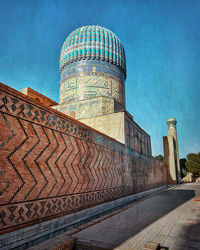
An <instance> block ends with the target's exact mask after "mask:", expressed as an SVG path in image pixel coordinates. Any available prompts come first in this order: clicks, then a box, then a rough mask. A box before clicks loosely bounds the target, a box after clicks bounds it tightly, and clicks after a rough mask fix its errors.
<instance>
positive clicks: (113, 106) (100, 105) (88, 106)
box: [54, 97, 123, 119]
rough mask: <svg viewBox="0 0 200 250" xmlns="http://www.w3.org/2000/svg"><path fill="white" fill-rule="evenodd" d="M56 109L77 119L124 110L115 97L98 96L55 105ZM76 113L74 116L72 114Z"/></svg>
mask: <svg viewBox="0 0 200 250" xmlns="http://www.w3.org/2000/svg"><path fill="white" fill-rule="evenodd" d="M54 109H56V110H58V111H60V112H62V113H64V114H66V115H69V116H71V117H73V118H76V119H83V118H90V117H94V116H99V115H105V114H110V113H113V112H119V111H121V110H123V107H122V106H120V104H119V103H117V102H116V101H115V100H114V99H111V98H106V97H97V98H92V99H88V100H81V101H76V102H72V103H64V104H62V105H58V106H55V107H54ZM72 114H74V116H72Z"/></svg>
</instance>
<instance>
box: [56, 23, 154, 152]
mask: <svg viewBox="0 0 200 250" xmlns="http://www.w3.org/2000/svg"><path fill="white" fill-rule="evenodd" d="M125 80H126V56H125V51H124V48H123V45H122V43H121V41H120V40H119V38H118V37H117V36H116V35H115V34H114V33H113V32H112V31H110V30H108V29H106V28H103V27H100V26H94V25H92V26H84V27H81V28H78V29H76V30H75V31H73V32H72V33H71V34H70V35H69V36H68V37H67V38H66V40H65V42H64V44H63V46H62V50H61V56H60V101H59V105H58V106H55V107H54V108H55V109H57V110H59V111H61V112H62V113H64V114H67V115H69V116H71V117H73V118H75V119H77V120H80V121H81V122H83V123H85V124H87V125H89V126H90V127H93V128H95V129H97V130H99V131H100V132H102V133H104V134H106V135H108V136H110V137H112V138H114V139H116V140H118V141H119V142H121V143H124V144H125V145H126V146H128V147H130V148H132V149H133V150H134V151H135V152H136V153H138V154H143V155H149V156H151V141H150V136H149V135H148V134H147V133H146V132H145V131H144V130H143V129H142V128H140V127H139V125H138V124H136V123H135V122H134V121H133V117H132V116H131V115H130V114H129V113H128V112H127V110H126V105H125V102H126V100H125Z"/></svg>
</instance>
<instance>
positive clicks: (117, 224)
mask: <svg viewBox="0 0 200 250" xmlns="http://www.w3.org/2000/svg"><path fill="white" fill-rule="evenodd" d="M198 196H199V197H198ZM73 237H78V240H79V241H83V242H88V243H89V242H93V243H94V242H96V245H102V246H104V248H105V249H106V245H107V246H108V247H107V249H108V248H109V249H110V248H112V249H114V248H115V249H120V250H126V249H142V247H143V246H144V245H145V243H146V242H147V241H155V242H159V243H160V245H161V246H162V249H170V250H171V249H174V250H183V249H191V250H192V249H200V183H190V184H184V185H181V186H178V187H177V188H175V189H171V190H168V191H164V192H162V193H160V194H158V195H156V196H153V197H151V198H148V199H146V200H144V201H141V202H138V203H136V204H133V205H132V206H129V208H128V209H126V210H124V211H122V212H119V213H118V214H115V215H113V216H112V217H109V218H107V219H105V220H103V221H101V222H99V223H97V224H95V225H93V226H91V227H88V228H86V229H84V230H82V231H80V232H78V233H76V234H74V235H73ZM94 244H95V243H94Z"/></svg>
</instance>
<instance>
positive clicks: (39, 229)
mask: <svg viewBox="0 0 200 250" xmlns="http://www.w3.org/2000/svg"><path fill="white" fill-rule="evenodd" d="M166 188H168V186H167V185H164V186H161V187H158V188H153V189H150V190H147V191H145V192H141V193H137V194H133V195H130V196H126V197H123V198H120V199H118V200H114V201H110V202H106V203H104V204H101V205H98V206H94V207H91V208H88V209H85V210H82V211H79V212H76V213H72V214H68V215H65V216H62V217H59V218H56V219H52V220H50V221H45V222H42V223H38V224H36V225H33V226H29V227H26V228H23V229H19V230H16V231H14V232H10V233H6V234H3V235H0V248H1V249H2V250H8V249H13V248H15V249H20V250H21V249H27V248H29V247H31V246H33V245H37V244H39V243H41V242H43V241H46V240H48V239H50V238H53V237H55V236H57V235H59V234H61V233H64V232H66V231H69V230H72V229H73V228H76V227H78V226H80V225H82V224H84V223H87V222H89V221H91V220H94V219H96V218H99V217H101V216H104V215H106V214H109V213H111V212H113V211H116V210H118V209H120V208H122V207H125V206H127V205H128V204H130V203H133V202H135V201H138V200H141V199H143V198H144V197H147V196H149V195H151V194H155V193H157V192H160V191H163V190H165V189H166Z"/></svg>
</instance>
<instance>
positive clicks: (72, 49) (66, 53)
mask: <svg viewBox="0 0 200 250" xmlns="http://www.w3.org/2000/svg"><path fill="white" fill-rule="evenodd" d="M80 60H100V61H106V62H108V63H111V64H113V65H116V66H118V67H119V68H120V69H122V70H123V71H124V73H125V75H126V58H125V52H124V48H123V46H122V43H121V42H120V40H119V38H118V37H117V36H116V35H115V34H114V33H113V32H112V31H110V30H108V29H106V28H103V27H100V26H95V25H90V26H83V27H81V28H78V29H76V30H74V31H73V32H72V33H71V34H70V35H69V36H68V37H67V38H66V40H65V42H64V44H63V46H62V50H61V56H60V73H61V71H62V69H63V68H64V67H65V66H66V65H69V64H71V63H73V62H77V61H80Z"/></svg>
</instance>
